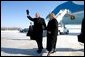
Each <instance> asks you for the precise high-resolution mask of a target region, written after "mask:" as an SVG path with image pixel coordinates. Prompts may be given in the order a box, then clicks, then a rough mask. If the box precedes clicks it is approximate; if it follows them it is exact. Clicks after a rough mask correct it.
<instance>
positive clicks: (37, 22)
mask: <svg viewBox="0 0 85 57" xmlns="http://www.w3.org/2000/svg"><path fill="white" fill-rule="evenodd" d="M27 17H28V19H29V20H31V21H33V22H34V26H33V36H34V39H35V40H39V39H41V38H42V36H43V27H44V28H46V24H45V21H44V19H43V18H41V17H39V18H32V17H30V16H27Z"/></svg>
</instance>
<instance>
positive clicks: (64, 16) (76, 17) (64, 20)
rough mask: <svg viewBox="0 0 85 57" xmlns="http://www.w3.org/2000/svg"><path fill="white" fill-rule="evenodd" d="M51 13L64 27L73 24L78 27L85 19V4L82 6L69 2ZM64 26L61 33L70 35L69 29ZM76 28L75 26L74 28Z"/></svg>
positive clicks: (60, 29) (60, 28)
mask: <svg viewBox="0 0 85 57" xmlns="http://www.w3.org/2000/svg"><path fill="white" fill-rule="evenodd" d="M51 13H54V14H55V15H56V19H57V21H58V23H60V24H62V25H64V26H65V25H71V24H73V25H78V24H81V23H82V19H83V18H84V4H83V5H80V4H77V3H74V2H73V1H67V2H65V3H62V4H60V5H59V6H57V7H56V8H55V9H54V10H53V11H52V12H51ZM69 17H70V18H69ZM46 18H48V16H47V17H46ZM72 19H73V20H72ZM64 26H61V27H59V31H60V33H69V31H68V29H66V27H64ZM76 27H79V26H76ZM76 27H75V26H74V27H73V28H76Z"/></svg>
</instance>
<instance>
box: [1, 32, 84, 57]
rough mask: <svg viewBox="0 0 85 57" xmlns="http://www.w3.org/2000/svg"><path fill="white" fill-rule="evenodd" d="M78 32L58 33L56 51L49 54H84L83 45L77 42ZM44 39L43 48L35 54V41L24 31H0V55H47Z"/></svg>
mask: <svg viewBox="0 0 85 57" xmlns="http://www.w3.org/2000/svg"><path fill="white" fill-rule="evenodd" d="M77 32H78V31H77ZM78 34H79V32H78ZM78 34H72V33H71V34H69V35H58V39H57V45H56V52H55V53H54V54H51V55H50V56H84V46H83V45H80V44H79V42H78V38H77V35H78ZM46 41H47V40H46V37H44V38H43V46H44V50H43V52H42V54H37V52H36V50H37V44H36V42H35V41H34V40H30V38H29V37H27V36H26V34H25V33H19V32H18V31H1V56H47V51H46V49H45V48H46Z"/></svg>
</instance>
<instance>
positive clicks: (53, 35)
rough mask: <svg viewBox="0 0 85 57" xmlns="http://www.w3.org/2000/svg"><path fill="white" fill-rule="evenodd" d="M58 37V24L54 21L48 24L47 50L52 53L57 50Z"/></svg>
mask: <svg viewBox="0 0 85 57" xmlns="http://www.w3.org/2000/svg"><path fill="white" fill-rule="evenodd" d="M57 35H58V22H57V20H56V19H52V20H50V21H49V22H48V26H47V50H48V51H51V50H52V48H55V46H56V41H57Z"/></svg>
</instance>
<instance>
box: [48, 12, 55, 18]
mask: <svg viewBox="0 0 85 57" xmlns="http://www.w3.org/2000/svg"><path fill="white" fill-rule="evenodd" d="M49 17H51V18H55V19H56V15H55V14H54V13H50V14H49V15H48V18H49Z"/></svg>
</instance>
